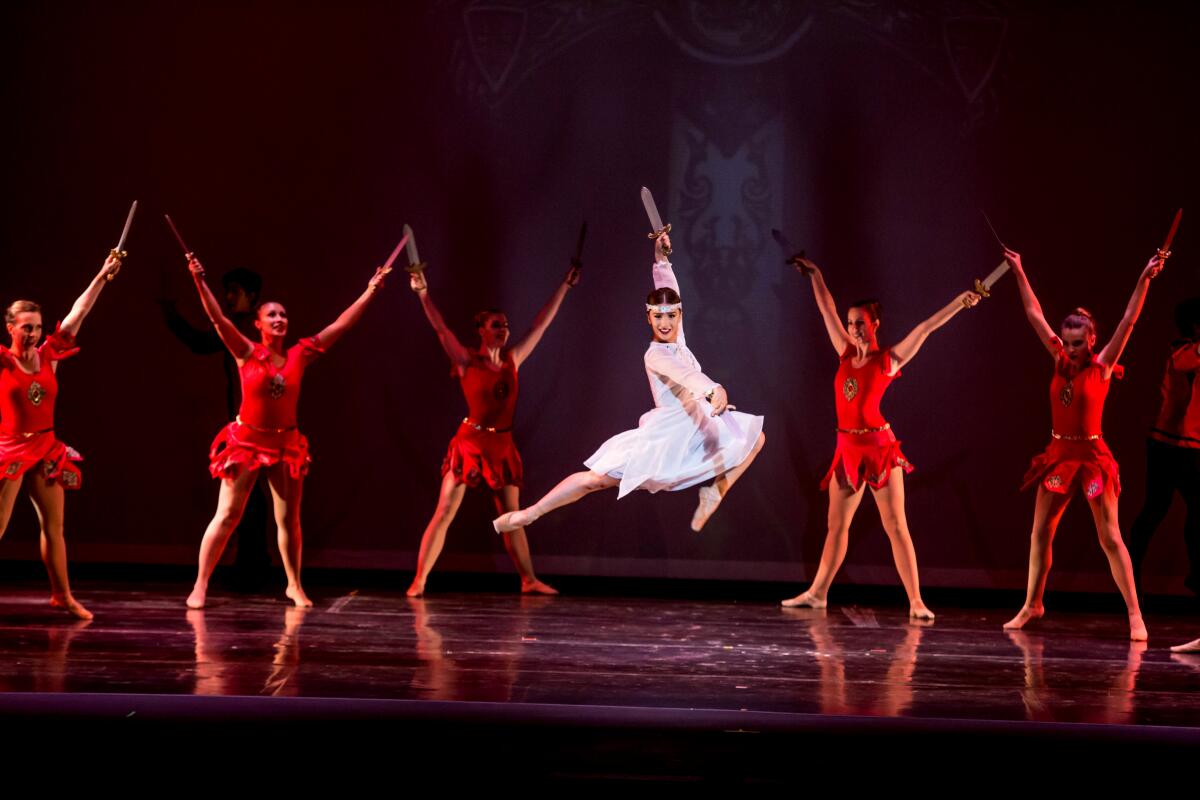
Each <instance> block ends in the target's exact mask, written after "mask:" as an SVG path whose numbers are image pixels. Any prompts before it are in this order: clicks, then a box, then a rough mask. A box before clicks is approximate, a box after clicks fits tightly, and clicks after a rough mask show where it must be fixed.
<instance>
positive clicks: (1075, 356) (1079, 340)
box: [1061, 326, 1096, 365]
mask: <svg viewBox="0 0 1200 800" xmlns="http://www.w3.org/2000/svg"><path fill="white" fill-rule="evenodd" d="M1061 333H1062V343H1063V350H1064V351H1065V352H1066V354H1067V360H1068V361H1070V362H1071V363H1072V364H1077V365H1078V364H1082V363H1083V362H1085V361H1088V360H1090V359H1091V357H1092V348H1094V347H1095V346H1096V334H1094V333H1089V332H1088V329H1087V328H1068V327H1066V326H1063V329H1062V331H1061Z"/></svg>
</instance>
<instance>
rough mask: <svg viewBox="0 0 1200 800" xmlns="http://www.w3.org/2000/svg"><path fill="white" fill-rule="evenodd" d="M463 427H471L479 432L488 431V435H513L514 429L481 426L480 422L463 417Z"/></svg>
mask: <svg viewBox="0 0 1200 800" xmlns="http://www.w3.org/2000/svg"><path fill="white" fill-rule="evenodd" d="M463 425H470V426H471V427H472V428H474V429H475V430H477V431H486V432H487V433H512V428H493V427H491V426H490V425H480V424H479V423H478V422H474V421H472V419H471V418H470V417H463Z"/></svg>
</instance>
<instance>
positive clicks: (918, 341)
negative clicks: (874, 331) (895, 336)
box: [892, 291, 979, 371]
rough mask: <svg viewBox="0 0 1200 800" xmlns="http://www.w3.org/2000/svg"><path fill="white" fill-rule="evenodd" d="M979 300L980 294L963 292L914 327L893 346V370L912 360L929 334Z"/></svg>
mask: <svg viewBox="0 0 1200 800" xmlns="http://www.w3.org/2000/svg"><path fill="white" fill-rule="evenodd" d="M978 302H979V295H977V294H976V293H975V292H969V291H968V292H963V293H962V294H960V295H958V296H957V297H955V298H954V299H953V300H951V301H950V302H949V303H947V304H946V306H945V307H944V308H942V309H941V310H940V311H938V312H937V313H936V314H934V315H933V316H932V317H930V318H929V319H927V320H925V321H924V322H922V323H920V324H919V325H917V327H915V328H913V329H912V330H911V331H910V332H909V334H908V336H905V337H904V338H903V339H901V340H900V343H899V344H897V345H896V346H895V347H893V348H892V363H893V367H892V371H895V370H898V369H900V368H901V367H903V366H904V365H905V364H907V363H908V362H909V361H912V360H913V356H915V355H916V354H917V352H918V351H919V350H920V349H921V345H923V344H925V340H926V339H928V338H929V334H931V333H933V332H934V331H936V330H937V329H938V328H940V327H942V326H943V325H945V324H946V323H947V322H949V321H950V319H951V318H952V317H953V316H954V315H955V314H957V313H958V312H960V311H962V310H963V309H964V308H971V307H973V306H974V305H975V304H976V303H978Z"/></svg>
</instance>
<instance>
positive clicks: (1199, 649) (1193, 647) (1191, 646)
mask: <svg viewBox="0 0 1200 800" xmlns="http://www.w3.org/2000/svg"><path fill="white" fill-rule="evenodd" d="M1171 652H1172V653H1200V639H1193V640H1192V641H1190V642H1188V643H1187V644H1177V645H1175V646H1174V647H1172V648H1171Z"/></svg>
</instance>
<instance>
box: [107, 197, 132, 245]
mask: <svg viewBox="0 0 1200 800" xmlns="http://www.w3.org/2000/svg"><path fill="white" fill-rule="evenodd" d="M136 211H137V200H134V201H133V205H131V206H130V207H129V216H127V217H126V218H125V227H124V228H122V229H121V238H120V239H119V240H118V241H117V246H116V247H115V248H113V249H115V250H116V251H117V252H118V253H120V252H122V251H123V250H124V249H125V240H126V239H128V238H129V227H130V226H131V225H133V215H134V213H135V212H136Z"/></svg>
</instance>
